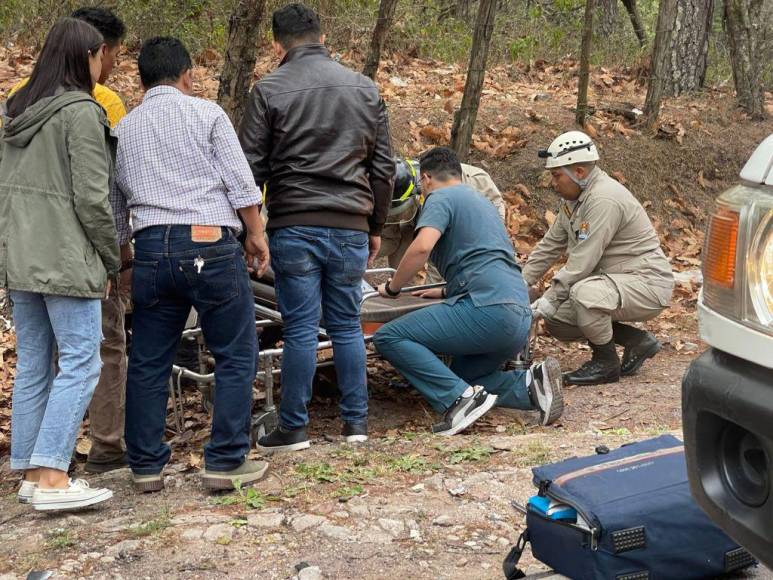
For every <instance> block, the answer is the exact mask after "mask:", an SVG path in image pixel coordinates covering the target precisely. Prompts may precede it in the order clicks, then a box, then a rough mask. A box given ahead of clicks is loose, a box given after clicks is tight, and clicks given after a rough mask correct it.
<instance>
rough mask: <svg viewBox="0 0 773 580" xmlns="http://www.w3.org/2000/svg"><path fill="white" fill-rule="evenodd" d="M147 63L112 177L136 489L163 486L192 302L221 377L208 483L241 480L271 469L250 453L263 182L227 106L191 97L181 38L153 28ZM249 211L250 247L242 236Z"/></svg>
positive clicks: (264, 259)
mask: <svg viewBox="0 0 773 580" xmlns="http://www.w3.org/2000/svg"><path fill="white" fill-rule="evenodd" d="M138 64H139V70H140V78H141V80H142V85H143V87H144V88H145V90H146V93H145V97H144V99H143V101H142V104H140V105H139V106H138V107H137V108H136V109H134V110H133V111H132V112H131V113H129V114H128V115H127V116H126V117H125V118H124V120H123V121H122V122H121V123H120V125H119V126H118V129H117V133H118V152H117V159H116V178H115V184H116V187H117V188H118V189H119V190H120V193H121V194H122V196H119V197H121V199H122V200H125V202H126V205H127V206H128V210H129V212H130V213H131V222H132V226H133V230H134V240H135V259H134V276H133V283H132V299H133V301H134V314H133V319H132V324H133V326H132V332H133V340H132V349H131V354H130V357H129V370H128V380H127V385H126V447H127V452H128V462H129V465H130V467H131V469H132V479H133V481H134V484H135V487H136V488H137V489H138V490H140V491H158V490H160V489H162V488H163V486H164V480H163V474H162V471H163V468H164V465H166V463H167V462H168V461H169V456H170V453H171V452H170V448H169V446H168V445H166V444H165V443H164V442H163V436H164V427H165V420H166V405H167V397H168V388H167V381H168V379H169V375H170V372H171V367H172V363H173V360H174V356H175V353H176V351H177V345H178V344H179V341H180V335H181V333H182V330H183V328H184V325H185V321H186V318H187V317H188V313H189V312H190V309H191V307H194V308H195V309H196V311H197V312H198V314H199V318H200V321H201V328H202V331H203V332H204V338H205V340H206V342H207V346H208V347H209V349H210V350H211V351H212V353H213V355H214V357H215V376H216V381H217V396H216V398H215V410H214V414H213V417H212V436H211V438H210V440H209V443H207V444H206V445H205V449H204V461H205V469H204V471H203V473H202V479H203V482H204V485H205V486H206V487H208V488H210V489H233V486H234V483H235V481H236V480H239V481H240V482H241V483H242V484H248V483H251V482H254V481H257V480H259V479H260V478H261V477H263V475H264V473H265V471H266V469H267V467H268V466H267V464H266V463H265V462H262V461H252V460H249V459H246V455H247V453H248V451H249V448H250V435H249V428H250V411H251V406H252V405H251V403H252V383H253V380H254V378H255V372H256V354H257V341H256V333H255V313H254V303H253V298H252V291H251V289H250V285H249V278H248V265H249V267H250V268H255V269H256V270H257V271H258V273H262V272H263V271H264V270H265V269H266V267H267V266H268V260H269V255H268V247H267V244H266V242H265V239H264V232H263V222H262V221H261V218H260V192H259V191H258V189H257V187H256V185H255V182H254V180H253V178H252V174H251V171H250V168H249V166H248V164H247V160H246V159H245V157H244V154H243V153H242V150H241V147H240V145H239V141H238V139H237V137H236V133H235V132H234V129H233V127H232V125H231V123H230V121H229V119H228V117H227V116H226V114H225V112H224V111H223V110H222V109H221V108H220V107H218V106H217V105H215V104H214V103H210V102H208V101H205V100H202V99H197V98H195V97H192V96H191V94H192V90H193V81H192V77H191V67H192V64H191V59H190V55H189V54H188V51H187V50H186V49H185V47H184V46H183V45H182V43H181V42H180V41H179V40H177V39H174V38H152V39H150V40H148V41H146V42H145V43H144V45H143V46H142V49H141V51H140V55H139V62H138ZM240 216H241V218H242V220H243V222H244V224H245V228H246V238H245V242H244V248H242V246H241V245H240V244H239V242H238V241H237V239H236V236H237V235H238V234H239V233H240V232H241V230H242V224H241V221H240V220H239V217H240ZM127 218H128V216H127V215H126V212H123V213H122V215H121V217H120V218H119V219H118V220H117V222H118V223H117V224H116V226H117V227H118V230H119V232H120V231H124V230H125V229H126V223H125V221H126V219H127ZM243 253H246V257H247V260H246V261H245V258H244V256H243Z"/></svg>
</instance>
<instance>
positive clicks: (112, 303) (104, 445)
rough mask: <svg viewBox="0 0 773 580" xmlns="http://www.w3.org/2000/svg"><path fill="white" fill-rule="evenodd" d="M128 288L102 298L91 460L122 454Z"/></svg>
mask: <svg viewBox="0 0 773 580" xmlns="http://www.w3.org/2000/svg"><path fill="white" fill-rule="evenodd" d="M127 294H128V289H126V290H118V291H115V292H112V293H111V295H110V298H108V299H107V300H105V301H103V302H102V336H103V337H104V340H103V341H102V348H101V351H100V355H101V357H102V372H101V374H100V375H99V382H98V383H97V388H96V389H95V391H94V396H93V397H92V399H91V404H90V405H89V435H90V436H91V450H90V451H89V458H88V460H89V462H90V463H111V462H114V461H119V460H120V459H122V458H123V455H124V451H125V449H126V447H125V445H124V442H123V430H124V409H125V406H126V333H125V331H124V315H125V314H126V296H127Z"/></svg>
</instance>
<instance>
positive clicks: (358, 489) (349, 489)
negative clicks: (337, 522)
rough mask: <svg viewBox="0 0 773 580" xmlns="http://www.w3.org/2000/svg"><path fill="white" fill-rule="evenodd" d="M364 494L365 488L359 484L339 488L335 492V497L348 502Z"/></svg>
mask: <svg viewBox="0 0 773 580" xmlns="http://www.w3.org/2000/svg"><path fill="white" fill-rule="evenodd" d="M363 493H365V488H364V487H363V486H362V485H360V484H359V483H358V484H356V485H345V486H343V487H339V488H338V489H336V490H335V491H334V492H333V497H337V498H338V499H340V500H344V501H347V500H350V499H352V498H353V497H356V496H358V495H362V494H363Z"/></svg>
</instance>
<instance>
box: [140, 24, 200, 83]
mask: <svg viewBox="0 0 773 580" xmlns="http://www.w3.org/2000/svg"><path fill="white" fill-rule="evenodd" d="M137 65H138V67H139V69H140V79H141V80H142V84H143V85H144V86H145V90H147V89H151V88H153V87H155V86H156V85H160V84H163V83H174V82H175V81H177V79H179V78H180V75H182V74H183V73H184V72H185V71H187V70H188V69H190V68H192V67H193V63H192V62H191V55H190V54H189V53H188V50H187V49H186V48H185V45H184V44H183V43H182V42H180V41H179V40H178V39H176V38H173V37H171V36H156V37H155V38H149V39H148V40H146V41H145V42H143V43H142V48H141V49H140V56H139V57H138V58H137Z"/></svg>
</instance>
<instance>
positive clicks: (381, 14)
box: [362, 0, 397, 81]
mask: <svg viewBox="0 0 773 580" xmlns="http://www.w3.org/2000/svg"><path fill="white" fill-rule="evenodd" d="M395 8H397V0H381V2H380V3H379V6H378V20H376V26H375V27H374V28H373V36H371V39H370V49H369V50H368V56H367V58H366V59H365V66H364V67H363V69H362V74H364V75H365V76H366V77H369V78H371V79H373V80H374V81H375V80H376V73H377V72H378V65H379V63H380V62H381V50H382V49H383V48H384V41H385V40H386V36H387V34H389V29H390V28H392V20H394V17H395Z"/></svg>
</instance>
